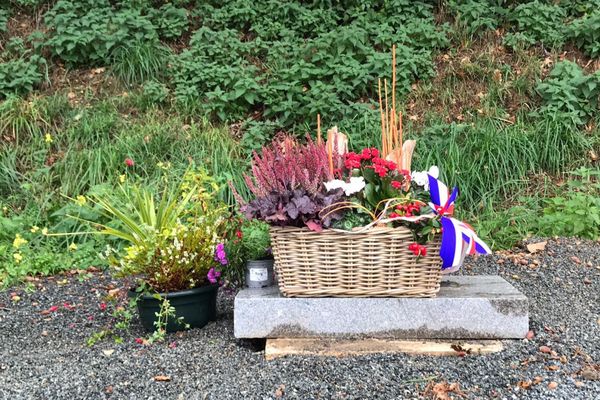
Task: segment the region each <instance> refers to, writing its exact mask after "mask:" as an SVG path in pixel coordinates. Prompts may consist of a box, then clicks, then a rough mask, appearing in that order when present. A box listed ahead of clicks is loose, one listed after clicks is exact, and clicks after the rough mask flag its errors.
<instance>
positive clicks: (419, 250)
mask: <svg viewBox="0 0 600 400" xmlns="http://www.w3.org/2000/svg"><path fill="white" fill-rule="evenodd" d="M408 249H409V250H410V251H412V252H413V254H414V255H415V256H417V257H420V256H426V255H427V247H425V246H422V245H420V244H418V243H411V244H410V245H408Z"/></svg>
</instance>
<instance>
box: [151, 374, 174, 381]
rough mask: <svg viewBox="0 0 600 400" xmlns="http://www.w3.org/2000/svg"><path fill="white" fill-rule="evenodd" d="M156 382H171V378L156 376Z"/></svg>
mask: <svg viewBox="0 0 600 400" xmlns="http://www.w3.org/2000/svg"><path fill="white" fill-rule="evenodd" d="M154 381H155V382H171V378H170V377H168V376H166V375H156V376H155V377H154Z"/></svg>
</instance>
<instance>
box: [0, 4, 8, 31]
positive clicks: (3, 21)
mask: <svg viewBox="0 0 600 400" xmlns="http://www.w3.org/2000/svg"><path fill="white" fill-rule="evenodd" d="M9 17H10V12H9V11H8V10H5V9H3V8H0V34H2V33H3V32H6V31H7V30H8V27H7V24H8V18H9Z"/></svg>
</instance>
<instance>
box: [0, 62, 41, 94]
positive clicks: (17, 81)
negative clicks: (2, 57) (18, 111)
mask: <svg viewBox="0 0 600 400" xmlns="http://www.w3.org/2000/svg"><path fill="white" fill-rule="evenodd" d="M45 66H46V60H45V59H44V58H42V57H40V56H38V55H32V56H30V57H29V58H17V59H14V60H9V61H7V62H3V63H0V98H2V97H7V96H9V95H11V94H17V95H23V94H27V93H29V92H31V91H32V90H33V88H34V87H35V86H36V85H39V84H40V83H42V81H43V80H44V74H42V72H40V69H41V67H45Z"/></svg>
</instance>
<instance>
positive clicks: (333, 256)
mask: <svg viewBox="0 0 600 400" xmlns="http://www.w3.org/2000/svg"><path fill="white" fill-rule="evenodd" d="M271 241H272V243H271V245H272V248H273V256H274V257H275V271H276V273H277V277H278V284H279V289H280V291H281V293H283V295H285V296H288V297H326V296H331V297H435V295H436V293H437V292H438V291H439V290H440V281H441V276H442V273H441V259H440V257H439V253H440V242H439V240H437V241H434V242H432V243H429V244H428V245H427V256H425V257H419V258H418V259H417V257H415V255H414V254H413V253H412V252H411V251H410V250H409V249H408V245H409V244H410V243H412V242H413V241H414V239H413V235H412V233H411V231H410V230H408V229H406V228H385V227H383V228H373V229H370V230H368V231H366V232H363V233H351V232H343V231H337V230H327V229H326V230H324V231H323V232H319V233H317V232H313V231H310V230H308V229H306V228H293V227H284V228H282V227H272V228H271Z"/></svg>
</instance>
